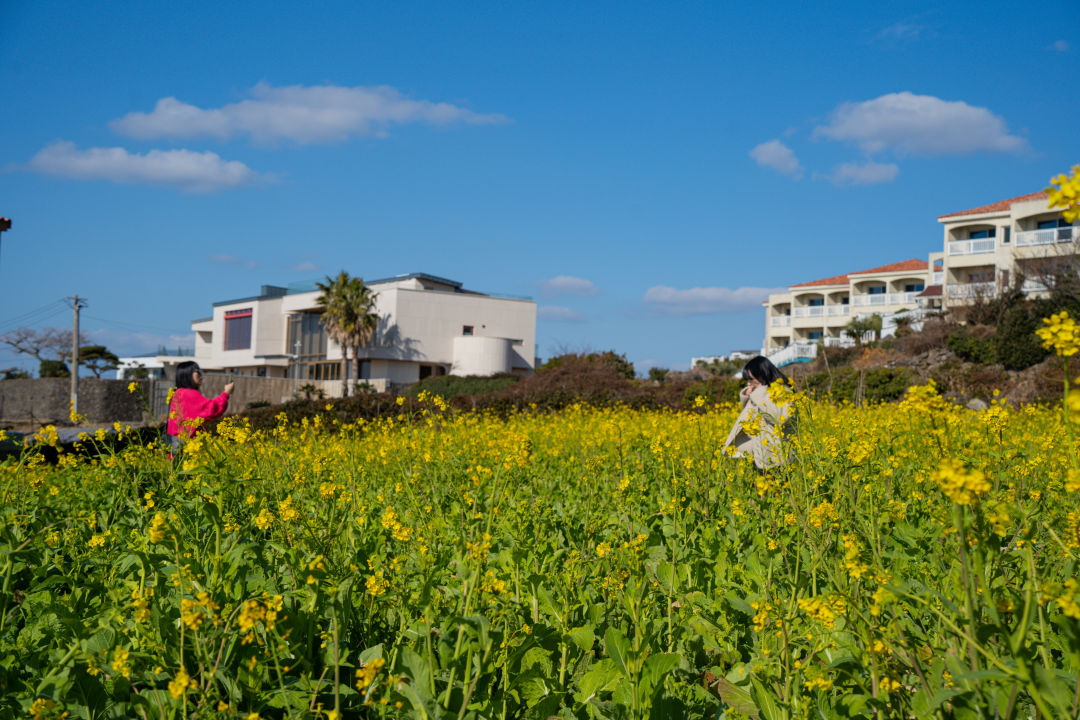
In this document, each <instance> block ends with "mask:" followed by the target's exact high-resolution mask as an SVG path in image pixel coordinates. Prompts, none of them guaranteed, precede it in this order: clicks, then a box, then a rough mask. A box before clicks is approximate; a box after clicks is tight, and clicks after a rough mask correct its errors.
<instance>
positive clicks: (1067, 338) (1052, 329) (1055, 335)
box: [1035, 310, 1080, 357]
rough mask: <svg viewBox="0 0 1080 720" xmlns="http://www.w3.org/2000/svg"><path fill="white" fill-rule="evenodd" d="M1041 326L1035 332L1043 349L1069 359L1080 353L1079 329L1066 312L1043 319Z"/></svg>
mask: <svg viewBox="0 0 1080 720" xmlns="http://www.w3.org/2000/svg"><path fill="white" fill-rule="evenodd" d="M1043 326H1044V327H1041V328H1039V329H1038V330H1036V331H1035V334H1036V335H1038V336H1039V339H1041V340H1042V344H1043V347H1044V348H1046V349H1047V350H1053V351H1054V352H1056V353H1057V354H1058V355H1059V356H1060V357H1071V356H1073V355H1075V354H1076V353H1077V352H1078V351H1080V329H1078V328H1077V326H1076V321H1075V320H1073V319H1072V318H1071V317H1069V313H1068V311H1066V310H1062V311H1061V312H1059V313H1056V314H1054V315H1051V316H1050V317H1048V318H1043Z"/></svg>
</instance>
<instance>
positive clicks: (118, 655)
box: [112, 647, 131, 678]
mask: <svg viewBox="0 0 1080 720" xmlns="http://www.w3.org/2000/svg"><path fill="white" fill-rule="evenodd" d="M130 657H131V652H130V651H128V650H126V649H124V648H120V647H118V648H116V649H115V650H113V659H112V669H113V671H114V672H116V673H117V674H118V675H120V676H121V677H125V678H130V677H131V665H130V664H129V663H128V659H129V658H130Z"/></svg>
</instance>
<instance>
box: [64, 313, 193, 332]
mask: <svg viewBox="0 0 1080 720" xmlns="http://www.w3.org/2000/svg"><path fill="white" fill-rule="evenodd" d="M83 317H85V318H86V319H88V320H97V321H98V322H102V323H105V324H106V325H115V326H116V327H118V328H120V329H121V330H132V331H145V330H153V331H154V332H159V333H165V334H168V335H172V334H175V332H176V330H175V329H171V330H169V329H166V328H163V327H157V326H156V325H145V324H143V323H136V322H130V321H128V320H110V319H108V318H103V317H98V316H97V315H83Z"/></svg>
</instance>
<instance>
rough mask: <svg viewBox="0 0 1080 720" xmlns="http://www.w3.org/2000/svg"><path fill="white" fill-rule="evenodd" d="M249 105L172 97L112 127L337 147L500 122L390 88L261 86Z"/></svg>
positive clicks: (137, 133) (140, 133) (150, 134)
mask: <svg viewBox="0 0 1080 720" xmlns="http://www.w3.org/2000/svg"><path fill="white" fill-rule="evenodd" d="M250 95H251V97H250V98H248V99H246V100H241V101H240V102H235V103H230V104H228V105H223V106H221V107H219V108H200V107H196V106H195V105H189V104H188V103H185V102H181V101H180V100H177V99H176V98H174V97H167V98H162V99H160V100H158V102H157V105H155V107H154V109H153V111H152V112H149V113H141V112H133V113H129V114H127V115H125V116H124V117H122V118H118V119H116V120H113V121H112V122H111V123H109V127H111V128H112V129H113V130H114V131H116V132H118V133H121V134H123V135H129V136H131V137H136V138H142V139H149V138H192V137H214V138H218V139H221V140H225V139H227V138H230V137H233V136H236V135H250V136H251V137H252V138H253V139H255V140H256V141H258V142H264V143H269V142H274V141H278V140H291V141H293V142H296V143H300V144H305V143H320V142H321V143H328V142H341V141H343V140H347V139H348V138H350V137H356V136H383V135H385V134H386V132H387V130H388V128H389V127H390V126H392V125H403V124H406V123H427V124H429V125H448V124H451V123H468V124H473V125H488V124H493V123H501V122H506V120H507V118H506V116H504V115H498V114H487V115H485V114H480V113H475V112H473V111H471V110H467V109H465V108H462V107H458V106H457V105H451V104H449V103H444V102H431V101H428V100H410V99H409V98H407V97H405V96H404V95H402V94H401V93H400V92H398V91H397V90H395V89H394V88H392V87H387V86H368V87H364V86H358V87H340V86H335V85H319V86H312V87H305V86H302V85H291V86H288V87H273V86H271V85H268V84H266V83H259V84H258V85H256V86H255V87H254V88H252V89H251V92H250Z"/></svg>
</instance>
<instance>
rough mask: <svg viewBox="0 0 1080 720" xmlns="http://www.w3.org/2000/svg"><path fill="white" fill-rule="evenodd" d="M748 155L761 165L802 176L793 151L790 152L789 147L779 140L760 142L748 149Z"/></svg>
mask: <svg viewBox="0 0 1080 720" xmlns="http://www.w3.org/2000/svg"><path fill="white" fill-rule="evenodd" d="M750 157H752V158H753V159H754V162H756V163H757V164H758V165H761V166H762V167H770V168H772V169H773V170H776V171H778V172H781V173H783V174H784V175H790V176H792V177H794V178H799V177H801V176H802V166H801V165H800V164H799V159H798V158H797V157H795V153H794V152H792V150H791V148H789V147H788V146H787V145H785V144H784V143H782V142H780V141H779V140H769V141H768V142H763V143H761V144H760V145H758V146H757V147H755V148H754V149H753V150H751V151H750Z"/></svg>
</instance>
